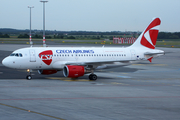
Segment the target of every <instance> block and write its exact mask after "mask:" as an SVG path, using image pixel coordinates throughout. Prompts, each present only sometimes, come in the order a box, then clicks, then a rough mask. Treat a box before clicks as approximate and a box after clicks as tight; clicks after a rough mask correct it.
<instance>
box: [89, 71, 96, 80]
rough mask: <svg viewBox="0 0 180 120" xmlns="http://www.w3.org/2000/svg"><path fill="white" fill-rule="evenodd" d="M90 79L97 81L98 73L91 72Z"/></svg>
mask: <svg viewBox="0 0 180 120" xmlns="http://www.w3.org/2000/svg"><path fill="white" fill-rule="evenodd" d="M89 80H92V81H96V80H97V75H96V74H93V73H92V74H90V75H89Z"/></svg>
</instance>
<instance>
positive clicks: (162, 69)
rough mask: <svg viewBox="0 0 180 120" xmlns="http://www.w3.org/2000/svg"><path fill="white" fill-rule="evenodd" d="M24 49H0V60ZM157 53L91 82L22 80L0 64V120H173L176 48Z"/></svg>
mask: <svg viewBox="0 0 180 120" xmlns="http://www.w3.org/2000/svg"><path fill="white" fill-rule="evenodd" d="M26 46H27V45H11V44H4V45H3V44H0V61H2V59H3V58H4V57H6V56H8V55H9V54H10V53H11V52H12V51H13V50H15V49H18V48H22V47H26ZM88 46H90V45H88ZM116 47H117V46H116ZM157 49H161V50H164V51H165V52H166V54H165V55H164V56H161V57H158V58H155V59H153V60H152V63H150V62H149V61H143V62H139V63H134V64H131V65H128V66H121V67H115V68H108V69H101V70H96V71H95V74H97V76H98V79H97V81H89V80H88V75H84V76H83V77H80V78H79V79H77V80H72V79H70V78H64V77H63V75H62V72H58V73H56V74H54V75H48V76H46V75H39V74H38V73H37V71H33V79H32V80H26V79H25V77H26V74H27V73H26V71H25V70H16V69H10V68H6V67H4V66H3V65H2V64H1V63H0V120H24V119H26V120H32V119H35V120H49V119H50V120H56V119H60V120H92V119H93V120H120V119H121V120H169V119H172V120H179V119H180V54H179V53H180V49H179V48H157Z"/></svg>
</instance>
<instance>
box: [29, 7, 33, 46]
mask: <svg viewBox="0 0 180 120" xmlns="http://www.w3.org/2000/svg"><path fill="white" fill-rule="evenodd" d="M28 8H30V33H29V44H30V45H31V47H32V45H33V42H32V41H31V8H34V6H32V7H29V6H28Z"/></svg>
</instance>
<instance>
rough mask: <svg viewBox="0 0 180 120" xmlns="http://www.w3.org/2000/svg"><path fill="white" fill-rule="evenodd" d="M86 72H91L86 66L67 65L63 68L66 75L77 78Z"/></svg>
mask: <svg viewBox="0 0 180 120" xmlns="http://www.w3.org/2000/svg"><path fill="white" fill-rule="evenodd" d="M86 73H90V71H87V70H86V69H85V68H84V66H78V65H66V66H64V68H63V75H64V76H65V77H71V78H77V77H81V76H83V75H84V74H86Z"/></svg>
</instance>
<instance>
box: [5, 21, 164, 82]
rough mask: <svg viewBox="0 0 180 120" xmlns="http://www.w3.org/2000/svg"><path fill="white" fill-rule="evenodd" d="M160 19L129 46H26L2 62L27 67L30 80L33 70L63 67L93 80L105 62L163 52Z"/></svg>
mask: <svg viewBox="0 0 180 120" xmlns="http://www.w3.org/2000/svg"><path fill="white" fill-rule="evenodd" d="M160 23H161V20H160V18H154V19H153V20H152V21H151V23H150V24H149V25H148V27H147V28H146V29H145V30H144V31H143V32H142V33H141V34H140V36H139V37H138V38H137V40H136V41H135V42H134V43H133V44H132V45H131V46H128V47H118V48H117V47H116V48H115V47H32V46H31V47H27V48H21V49H18V50H15V51H14V52H12V54H10V55H9V56H8V57H6V58H4V59H3V61H2V64H3V65H4V66H6V67H9V68H14V69H26V70H27V72H28V75H27V76H26V79H27V80H31V79H32V76H31V73H32V70H38V73H39V74H43V75H49V74H54V73H57V72H58V71H63V75H64V76H65V77H70V78H78V77H81V76H84V74H90V75H89V80H92V81H95V80H96V79H97V75H96V74H94V70H95V69H98V68H104V66H106V65H108V64H115V63H127V62H129V63H130V62H132V61H140V60H149V61H150V62H152V58H154V57H158V56H161V55H164V51H162V50H158V49H155V45H156V41H157V36H158V32H159V26H160Z"/></svg>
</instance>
